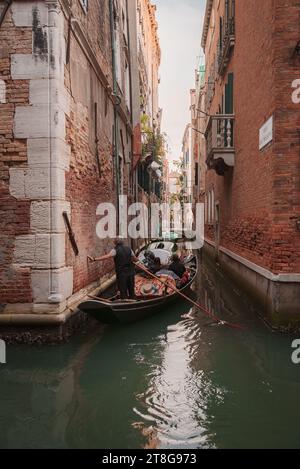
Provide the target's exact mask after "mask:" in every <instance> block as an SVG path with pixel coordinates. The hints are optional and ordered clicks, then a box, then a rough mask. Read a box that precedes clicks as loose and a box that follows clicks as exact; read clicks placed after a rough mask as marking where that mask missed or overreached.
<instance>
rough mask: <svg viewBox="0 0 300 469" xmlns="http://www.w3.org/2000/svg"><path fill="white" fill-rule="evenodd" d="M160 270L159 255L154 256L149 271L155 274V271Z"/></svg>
mask: <svg viewBox="0 0 300 469" xmlns="http://www.w3.org/2000/svg"><path fill="white" fill-rule="evenodd" d="M160 270H161V261H160V258H159V257H156V258H155V259H154V261H153V265H152V266H151V268H150V272H152V274H157V272H159V271H160Z"/></svg>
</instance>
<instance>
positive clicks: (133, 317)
mask: <svg viewBox="0 0 300 469" xmlns="http://www.w3.org/2000/svg"><path fill="white" fill-rule="evenodd" d="M173 245H175V244H174V243H173ZM153 246H154V244H153V243H151V245H150V246H147V247H146V248H144V249H143V250H141V252H140V253H139V258H140V259H142V258H143V255H144V252H145V251H146V250H149V248H150V249H153ZM157 246H158V248H159V247H161V246H162V243H158V245H157ZM167 246H168V249H160V250H159V251H161V252H160V253H159V254H160V255H161V256H162V257H163V258H164V256H165V257H167V254H168V253H169V256H170V255H171V253H172V252H174V249H173V248H172V243H168V245H167ZM175 246H176V245H175ZM153 251H154V252H155V253H156V254H157V253H158V250H157V249H155V248H154V249H153ZM184 262H185V265H186V268H187V270H188V272H189V280H188V282H187V283H186V284H185V285H184V286H183V287H182V288H179V290H178V291H180V292H181V293H184V294H185V295H187V294H188V292H189V290H190V289H191V286H192V284H193V283H194V281H195V279H196V276H197V272H198V260H197V257H196V256H195V255H193V254H192V253H191V252H190V253H187V254H186V256H185V259H184ZM148 281H149V280H148ZM179 297H180V295H179V293H175V292H173V291H167V288H165V289H164V292H163V294H161V295H152V296H150V295H149V296H140V297H139V296H137V299H136V300H125V301H124V300H118V299H109V298H105V297H103V295H102V296H101V297H99V299H98V298H97V297H93V298H90V299H89V300H87V301H84V302H83V303H81V304H80V305H79V309H80V310H81V311H83V312H84V313H87V314H88V315H89V316H92V317H93V318H95V319H96V320H97V321H99V322H101V323H102V324H128V323H134V322H137V321H140V320H142V319H146V318H148V317H150V316H152V315H154V314H156V313H159V312H162V311H163V309H164V308H165V307H166V306H169V305H170V304H171V303H173V302H175V301H176V300H178V299H179Z"/></svg>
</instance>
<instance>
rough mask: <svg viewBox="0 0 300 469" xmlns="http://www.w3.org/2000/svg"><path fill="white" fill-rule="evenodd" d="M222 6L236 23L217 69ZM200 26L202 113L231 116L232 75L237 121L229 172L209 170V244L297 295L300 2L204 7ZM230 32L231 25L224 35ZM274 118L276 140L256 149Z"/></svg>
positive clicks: (267, 1)
mask: <svg viewBox="0 0 300 469" xmlns="http://www.w3.org/2000/svg"><path fill="white" fill-rule="evenodd" d="M226 3H227V4H229V13H228V14H229V15H230V16H231V15H232V16H233V21H234V31H233V32H232V31H231V33H228V35H230V34H231V36H233V37H234V46H233V45H231V47H230V49H229V51H227V53H226V52H225V55H227V64H226V63H225V67H223V69H220V67H219V65H220V62H218V61H217V58H218V55H219V50H220V45H219V44H220V34H221V30H220V27H221V26H220V18H222V19H223V23H222V26H223V33H222V34H223V37H224V35H225V34H226V32H225V21H226V11H225V4H226ZM230 5H231V7H230ZM230 8H231V11H230ZM205 21H206V22H205V27H204V34H203V46H204V49H205V52H206V84H207V83H210V85H207V87H206V94H207V99H206V106H205V109H204V110H205V111H206V112H207V113H209V115H211V116H215V115H217V114H230V113H231V111H230V112H228V111H226V105H227V106H228V104H227V103H226V91H225V86H226V84H227V83H228V80H229V75H230V74H233V114H234V117H235V122H234V150H235V161H234V167H227V170H226V171H225V173H224V175H223V176H219V175H217V174H216V172H215V171H214V170H213V169H211V170H208V171H207V173H206V181H205V183H206V193H207V199H208V198H209V197H211V200H210V203H213V204H214V207H213V212H214V213H213V217H211V218H213V219H210V220H209V217H207V218H208V220H207V222H208V223H207V225H206V238H207V241H208V242H214V243H215V244H216V248H217V252H219V250H220V249H221V250H222V249H225V250H228V251H230V252H231V253H233V254H234V255H236V256H240V257H241V259H242V260H244V261H246V262H247V261H250V262H252V263H253V265H254V267H255V266H256V267H257V268H258V269H259V268H263V269H267V271H268V274H267V275H268V276H269V277H270V278H272V276H273V277H274V278H275V276H276V275H283V276H284V275H286V277H282V278H284V279H285V280H284V282H287V281H288V277H287V275H290V276H291V277H289V279H290V280H291V281H292V282H295V288H296V283H297V282H298V281H299V276H298V274H299V273H300V249H299V248H300V232H299V228H298V227H297V220H299V219H300V211H299V204H300V189H299V188H300V172H299V164H300V163H299V162H300V159H299V156H300V134H299V124H300V112H299V111H300V107H299V104H295V103H293V101H292V92H293V89H292V83H293V81H294V80H295V79H299V77H300V57H299V55H297V54H296V53H295V48H296V45H297V43H298V41H299V39H300V4H299V1H297V0H289V1H284V0H265V1H263V2H261V1H258V0H257V1H253V2H244V1H235V2H234V1H232V0H230V1H229V2H225V1H221V2H218V1H208V2H207V13H206V20H205ZM230 25H231V23H230V21H229V22H228V31H229V28H230ZM223 44H224V42H223ZM222 102H223V105H222ZM229 108H230V106H229ZM271 116H273V118H274V129H273V141H272V142H270V143H269V144H268V145H267V146H265V147H264V148H263V149H261V150H260V149H259V131H260V129H261V128H262V126H263V125H264V124H265V123H266V121H267V120H268V119H269V118H270V117H271ZM226 122H227V121H226ZM218 138H220V137H218ZM224 154H225V151H224ZM207 156H208V155H202V157H204V158H206V157H207ZM211 194H213V195H211ZM210 210H211V207H210ZM218 212H219V215H218ZM218 216H219V220H218ZM291 301H292V302H294V304H295V301H294V300H291Z"/></svg>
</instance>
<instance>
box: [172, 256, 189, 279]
mask: <svg viewBox="0 0 300 469" xmlns="http://www.w3.org/2000/svg"><path fill="white" fill-rule="evenodd" d="M171 261H172V262H171V264H170V267H169V270H171V271H172V272H174V274H176V275H177V276H178V277H179V278H182V277H183V276H184V274H185V272H186V268H185V266H184V264H183V262H181V261H180V259H179V257H178V255H177V254H173V256H172V257H171Z"/></svg>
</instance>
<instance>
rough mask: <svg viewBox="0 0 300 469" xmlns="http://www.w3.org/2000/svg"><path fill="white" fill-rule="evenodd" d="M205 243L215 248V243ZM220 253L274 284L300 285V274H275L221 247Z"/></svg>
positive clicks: (206, 240)
mask: <svg viewBox="0 0 300 469" xmlns="http://www.w3.org/2000/svg"><path fill="white" fill-rule="evenodd" d="M205 242H206V243H207V244H209V245H210V246H212V247H215V246H216V245H215V243H214V242H213V241H211V240H210V239H208V238H205ZM219 250H220V252H223V253H224V254H226V255H227V256H229V257H231V258H232V259H234V260H235V261H237V262H240V263H241V264H243V265H245V266H246V267H248V268H249V269H251V270H253V271H254V272H256V273H257V274H259V275H262V276H263V277H265V278H266V279H268V280H271V281H272V282H279V283H300V273H299V274H298V273H294V274H274V273H273V272H271V271H270V270H267V269H265V268H264V267H260V266H259V265H257V264H255V263H254V262H251V261H249V260H247V259H245V258H244V257H241V256H239V255H238V254H235V253H234V252H232V251H230V250H229V249H226V248H223V247H220V249H219Z"/></svg>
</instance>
